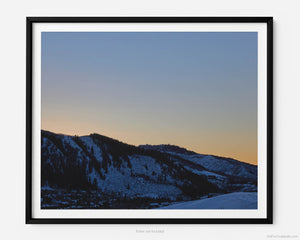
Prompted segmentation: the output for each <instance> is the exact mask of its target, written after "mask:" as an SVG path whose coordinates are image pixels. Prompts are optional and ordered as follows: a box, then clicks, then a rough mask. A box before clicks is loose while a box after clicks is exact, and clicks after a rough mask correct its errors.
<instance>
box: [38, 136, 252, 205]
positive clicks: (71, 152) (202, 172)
mask: <svg viewBox="0 0 300 240" xmlns="http://www.w3.org/2000/svg"><path fill="white" fill-rule="evenodd" d="M167 146H171V145H167ZM171 148H172V149H173V152H167V151H162V150H161V151H158V150H155V149H151V147H149V145H148V149H145V148H144V147H142V146H134V145H130V144H126V143H123V142H121V141H119V140H116V139H112V138H109V137H106V136H103V135H100V134H95V133H94V134H90V135H84V136H70V135H64V134H56V133H52V132H50V131H46V130H42V131H41V161H42V162H41V164H42V169H41V170H42V174H41V175H42V179H41V181H42V182H41V185H42V188H43V189H44V190H43V191H42V207H43V208H73V207H76V206H77V205H72V204H71V202H72V201H71V200H72V197H70V196H68V194H70V193H69V192H70V191H71V192H72V191H79V192H82V191H85V192H86V191H88V192H91V191H94V192H95V194H93V195H88V196H89V198H91V199H93V200H92V203H94V202H98V204H94V205H93V206H86V205H87V204H88V203H87V202H81V203H80V204H81V205H80V206H81V207H83V206H84V207H85V208H87V207H88V208H103V207H104V206H105V208H126V207H129V208H144V207H151V206H152V205H151V203H153V202H163V201H167V202H173V201H182V200H195V199H199V197H201V196H204V195H207V194H211V193H219V194H222V193H228V192H234V191H256V190H257V179H256V178H257V169H256V167H255V166H254V167H253V166H248V165H244V164H243V163H242V162H238V161H237V160H232V161H233V162H230V163H229V162H227V161H224V159H223V158H221V159H218V158H217V157H214V156H209V155H201V154H197V153H195V152H192V151H188V150H186V149H184V148H180V147H178V146H175V148H174V146H172V147H171ZM168 150H170V149H168ZM175 150H176V151H175ZM186 151H188V152H186ZM208 158H211V159H208ZM210 163H213V164H210ZM219 163H221V165H220V166H218V164H219ZM215 164H216V165H215ZM49 189H52V190H51V191H52V192H51V191H50V190H49ZM59 191H63V194H58V192H59ZM80 194H81V193H80ZM87 194H88V193H85V194H81V195H80V196H82V195H84V196H86V195H87ZM98 195H99V196H98ZM61 196H63V201H62V200H61V201H60V202H59V201H57V198H61ZM71 196H73V195H72V194H71ZM74 196H75V195H74ZM74 196H73V197H74ZM95 196H98V197H95ZM70 198H71V199H70ZM76 198H78V196H77V195H76ZM94 198H95V199H94ZM111 199H114V200H113V201H112V202H111ZM73 200H74V199H73ZM61 202H68V204H67V206H64V205H63V204H61ZM100 203H101V204H100ZM145 204H146V205H145Z"/></svg>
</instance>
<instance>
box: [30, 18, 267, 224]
mask: <svg viewBox="0 0 300 240" xmlns="http://www.w3.org/2000/svg"><path fill="white" fill-rule="evenodd" d="M35 23H265V24H266V25H267V150H266V152H267V200H266V201H267V209H266V210H267V214H266V215H267V217H266V218H247V219H245V218H243V219H241V218H229V219H228V218H226V219H224V218H220V219H217V218H206V219H202V218H201V219H181V218H176V219H174V218H159V219H153V218H128V219H124V218H122V219H115V218H114V219H111V218H107V219H104V218H101V219H92V218H88V219H87V218H76V219H73V218H47V219H45V218H34V217H33V215H32V191H33V188H32V167H33V166H32V156H33V152H32V148H33V134H32V130H33V107H32V106H33V105H32V104H33V82H32V81H33V80H32V79H33V64H32V60H33V53H32V50H33V37H32V36H33V25H34V24H35ZM25 222H26V224H272V223H273V18H272V17H27V29H26V220H25Z"/></svg>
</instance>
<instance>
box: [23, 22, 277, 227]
mask: <svg viewBox="0 0 300 240" xmlns="http://www.w3.org/2000/svg"><path fill="white" fill-rule="evenodd" d="M272 21H273V19H272V17H28V18H27V65H26V68H27V76H26V79H27V80H26V81H27V113H26V115H27V116H26V118H27V121H26V128H27V133H26V142H27V146H26V152H27V153H26V154H27V155H26V223H29V224H40V223H52V224H59V223H66V224H70V223H77V224H78V223H79V224H86V223H88V224H91V223H101V224H105V223H106V224H107V223H109V224H120V223H121V224H128V223H133V224H145V223H147V224H152V223H153V224H160V223H163V224H173V223H176V224H195V223H196V224H198V223H199V224H200V223H203V224H207V223H209V224H212V223H213V224H220V223H222V224H250V223H252V224H263V223H264V224H267V223H268V224H270V223H272V215H273V214H272V211H273V210H272V201H273V200H272V151H273V149H272V141H273V140H272V139H273V134H272V128H273V116H272V115H273V110H272V105H273V102H272V101H273V100H272V98H273V93H272V91H273V90H272V85H273V84H272V79H273V75H272V72H273V69H272V68H273V65H272V61H273V37H272V35H273V30H272V28H273V27H272Z"/></svg>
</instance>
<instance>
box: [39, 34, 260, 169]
mask: <svg viewBox="0 0 300 240" xmlns="http://www.w3.org/2000/svg"><path fill="white" fill-rule="evenodd" d="M41 58H42V66H41V68H42V73H41V74H42V109H41V110H42V116H41V117H42V129H44V130H49V131H53V132H56V133H63V134H69V135H75V134H76V135H87V134H90V133H99V134H101V135H105V136H108V137H111V138H114V139H118V140H120V141H122V142H126V143H128V144H133V145H140V144H173V145H178V146H180V147H185V148H187V149H189V150H193V151H195V152H198V153H202V154H212V155H217V156H223V157H231V158H234V159H237V160H240V161H244V162H249V163H252V164H257V33H256V32H43V33H42V56H41Z"/></svg>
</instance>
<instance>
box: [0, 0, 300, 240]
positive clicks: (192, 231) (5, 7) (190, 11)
mask: <svg viewBox="0 0 300 240" xmlns="http://www.w3.org/2000/svg"><path fill="white" fill-rule="evenodd" d="M0 11H1V14H0V18H1V21H0V25H1V28H0V29H1V36H0V43H1V44H0V59H1V62H0V65H1V68H0V112H1V117H0V123H1V124H0V171H1V172H0V208H1V211H0V238H1V239H52V240H53V239H54V240H59V239H182V238H186V239H230V240H234V239H251V240H252V239H272V236H273V238H276V239H282V238H287V237H284V236H282V235H289V236H290V237H291V236H295V235H297V236H298V237H297V238H294V239H299V238H300V220H299V214H300V211H299V209H300V208H299V204H300V201H299V199H300V190H299V176H298V173H299V171H300V154H299V151H298V150H299V146H300V140H299V136H300V127H299V124H300V111H299V109H300V108H299V105H300V94H298V93H299V92H300V79H299V67H300V61H299V56H300V47H299V44H300V31H299V24H300V20H299V12H300V5H299V1H297V0H285V1H279V0H273V1H272V0H248V1H241V0H210V1H200V0H194V1H193V0H185V1H177V0H165V1H163V0H151V1H142V0H127V1H125V0H123V1H122V0H110V1H108V0H107V1H101V0H84V1H83V0H81V1H78V0H67V1H62V0H50V1H49V0H44V1H42V0H26V1H21V0H20V1H14V0H10V1H8V0H5V1H3V0H2V1H1V3H0ZM26 16H274V20H275V22H274V44H275V46H274V96H275V99H274V107H275V108H274V124H275V127H274V167H275V169H274V186H275V189H274V190H275V192H274V224H273V225H217V226H216V225H195V226H191V225H189V226H178V225H174V226H170V225H168V226H166V225H139V226H136V225H126V226H125V225H122V226H113V225H110V226H101V225H73V226H72V225H61V226H59V225H25V224H24V222H25V36H26V28H25V27H26V22H25V17H26ZM156 229H158V230H163V231H164V233H136V230H156ZM268 235H271V236H268Z"/></svg>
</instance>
